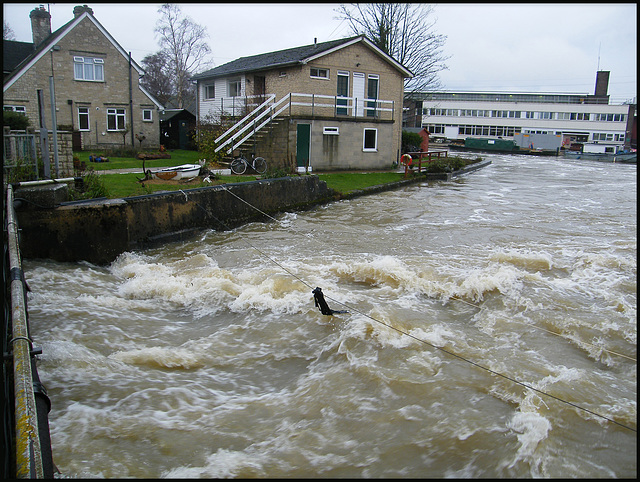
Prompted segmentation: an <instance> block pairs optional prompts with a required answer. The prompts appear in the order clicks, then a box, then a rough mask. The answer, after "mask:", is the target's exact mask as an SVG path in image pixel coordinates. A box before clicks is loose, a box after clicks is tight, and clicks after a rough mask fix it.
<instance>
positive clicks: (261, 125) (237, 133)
mask: <svg viewBox="0 0 640 482" xmlns="http://www.w3.org/2000/svg"><path fill="white" fill-rule="evenodd" d="M270 95H271V96H273V97H275V94H270ZM290 99H291V94H287V95H286V96H284V97H283V98H282V99H280V100H279V101H278V102H276V103H275V104H272V105H271V106H270V108H269V109H267V110H264V111H263V112H262V113H261V114H260V115H258V116H257V117H256V118H255V119H254V120H253V122H252V123H247V125H245V126H244V127H243V128H242V129H241V130H239V131H238V132H236V133H235V134H234V135H233V136H232V137H231V138H229V139H227V140H226V141H225V142H224V143H222V144H220V145H219V146H218V147H216V149H215V151H214V152H218V151H220V150H221V149H222V148H223V147H224V146H226V145H227V144H229V142H233V141H234V140H235V139H236V138H237V137H239V136H240V135H241V134H243V133H244V132H245V131H246V130H247V129H249V128H250V127H252V126H253V132H250V133H249V134H247V135H246V136H245V137H244V138H243V139H242V140H241V141H240V142H239V143H238V144H235V145H234V144H232V145H231V149H229V150H228V151H227V154H230V153H231V152H233V149H235V148H236V147H238V146H240V145H242V144H243V143H244V141H246V140H247V139H248V138H249V137H251V136H252V135H253V134H255V133H256V132H257V131H259V130H260V129H262V127H264V126H265V125H266V124H267V123H269V122H270V121H271V120H273V118H275V117H276V116H277V115H278V114H280V112H282V111H283V110H284V109H286V108H288V107H289V103H290ZM270 100H272V99H270ZM286 100H289V103H287V105H285V106H284V107H282V108H281V109H280V110H279V111H277V112H276V113H275V114H272V115H271V116H270V117H269V118H268V119H267V120H266V121H264V122H263V123H262V124H260V125H259V126H258V127H257V128H256V127H255V123H256V121H258V120H260V119H262V118H263V117H264V116H265V115H267V114H269V112H273V109H274V108H275V107H277V106H278V105H279V104H281V103H282V102H284V101H286ZM266 103H267V102H264V103H263V104H262V105H260V106H259V107H256V109H255V110H253V111H252V112H250V113H249V114H247V115H246V116H245V117H244V118H243V119H242V120H241V121H239V122H238V123H236V125H234V126H233V127H232V128H231V129H229V130H228V131H227V132H225V133H224V134H222V136H220V137H219V138H218V139H221V138H223V137H224V136H225V135H226V134H228V133H229V132H230V131H231V130H233V129H234V128H236V127H237V126H239V125H240V124H241V123H242V122H243V121H246V120H248V119H249V117H251V116H252V115H254V114H255V113H256V112H257V111H258V110H260V109H261V108H262V107H263V106H264V105H265V104H266Z"/></svg>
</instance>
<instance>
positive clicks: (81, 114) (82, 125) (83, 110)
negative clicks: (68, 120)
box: [78, 107, 91, 131]
mask: <svg viewBox="0 0 640 482" xmlns="http://www.w3.org/2000/svg"><path fill="white" fill-rule="evenodd" d="M78 129H80V130H81V131H88V130H90V129H91V123H90V122H89V108H88V107H78Z"/></svg>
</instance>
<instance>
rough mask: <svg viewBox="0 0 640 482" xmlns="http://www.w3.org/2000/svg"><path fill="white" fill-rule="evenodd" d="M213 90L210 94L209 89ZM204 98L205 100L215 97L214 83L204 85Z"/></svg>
mask: <svg viewBox="0 0 640 482" xmlns="http://www.w3.org/2000/svg"><path fill="white" fill-rule="evenodd" d="M209 89H211V91H213V95H211V91H210V90H209ZM204 98H205V100H210V99H215V98H216V84H215V83H213V84H207V85H205V86H204Z"/></svg>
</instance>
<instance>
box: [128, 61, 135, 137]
mask: <svg viewBox="0 0 640 482" xmlns="http://www.w3.org/2000/svg"><path fill="white" fill-rule="evenodd" d="M131 84H132V79H131V52H129V117H131V122H130V124H129V125H130V126H131V146H133V147H135V142H134V141H133V87H132V85H131Z"/></svg>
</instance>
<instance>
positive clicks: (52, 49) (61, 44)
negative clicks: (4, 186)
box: [3, 5, 162, 150]
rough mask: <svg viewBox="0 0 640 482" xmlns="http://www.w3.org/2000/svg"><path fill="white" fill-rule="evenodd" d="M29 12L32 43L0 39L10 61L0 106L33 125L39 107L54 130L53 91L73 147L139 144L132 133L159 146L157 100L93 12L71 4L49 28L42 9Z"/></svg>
mask: <svg viewBox="0 0 640 482" xmlns="http://www.w3.org/2000/svg"><path fill="white" fill-rule="evenodd" d="M29 16H30V18H31V26H32V35H33V44H32V45H31V47H30V48H25V44H26V43H25V42H12V41H3V44H4V46H3V50H4V53H5V57H7V55H9V57H10V59H11V62H10V63H9V65H8V64H7V63H6V62H3V63H4V64H5V65H4V67H5V69H4V79H3V109H4V110H14V111H18V112H22V113H24V114H25V115H26V116H28V117H29V119H30V120H31V125H32V126H33V127H35V128H36V129H38V128H40V114H39V112H40V110H42V112H43V114H44V118H45V125H46V127H47V128H48V129H49V130H51V129H52V127H53V123H52V117H53V115H52V110H51V99H52V97H53V99H54V102H55V117H56V126H57V128H58V129H59V130H60V131H71V132H73V147H74V150H78V149H85V150H88V149H100V148H103V149H104V148H106V147H115V146H122V145H127V146H136V147H139V146H140V143H139V142H138V141H137V139H136V137H135V135H136V134H138V135H140V134H141V135H144V136H145V141H144V143H143V145H142V147H152V148H158V146H159V144H160V142H159V140H160V139H159V138H160V128H159V126H160V115H159V110H160V109H161V108H162V105H161V104H160V103H159V102H158V101H157V100H155V99H154V98H153V97H152V96H151V95H150V94H149V93H148V92H147V91H145V89H144V88H143V87H142V86H141V85H140V84H139V80H140V77H141V76H142V75H143V73H144V71H143V70H142V68H141V67H140V66H139V65H138V64H137V63H136V62H135V61H133V60H132V59H131V58H130V53H128V52H127V51H125V50H124V49H123V48H122V47H121V46H120V45H119V44H118V42H116V40H115V39H114V38H113V37H112V36H111V35H110V34H109V32H107V31H106V30H105V28H104V27H103V26H102V25H101V24H100V22H98V20H96V18H95V17H94V15H93V10H92V9H91V8H89V7H87V6H86V5H84V6H76V7H75V8H74V9H73V19H72V20H70V21H69V22H67V23H66V24H65V25H63V26H62V27H60V28H59V29H58V30H56V31H55V32H53V33H52V32H51V15H50V14H49V12H47V10H45V8H44V7H42V6H40V7H39V8H36V9H34V10H32V11H31V13H30V15H29ZM27 45H28V44H27ZM21 56H23V58H20V57H21ZM51 79H53V96H52V93H51V91H52V89H51ZM38 91H41V95H40V102H41V105H39V99H38V97H39V95H38Z"/></svg>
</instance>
